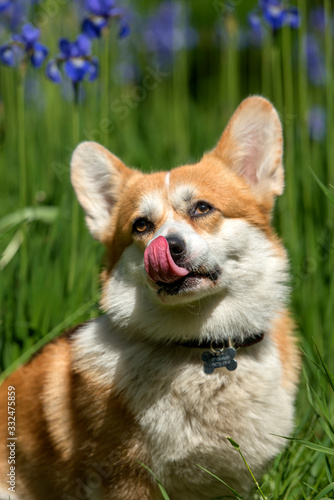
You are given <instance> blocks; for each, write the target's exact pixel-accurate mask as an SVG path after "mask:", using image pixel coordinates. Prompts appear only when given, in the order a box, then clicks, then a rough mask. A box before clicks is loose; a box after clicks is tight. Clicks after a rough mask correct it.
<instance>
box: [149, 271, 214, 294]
mask: <svg viewBox="0 0 334 500" xmlns="http://www.w3.org/2000/svg"><path fill="white" fill-rule="evenodd" d="M219 274H220V270H218V269H214V270H212V271H211V272H204V273H201V272H197V271H190V272H189V273H188V274H187V275H186V276H184V277H182V278H179V279H178V280H176V281H174V282H172V283H165V282H163V281H157V282H156V285H157V287H158V292H157V293H158V295H162V294H166V295H178V294H180V293H186V292H190V291H193V289H194V288H196V287H198V285H199V284H200V283H201V282H202V281H203V280H208V281H209V282H212V283H214V282H215V281H217V280H218V278H219Z"/></svg>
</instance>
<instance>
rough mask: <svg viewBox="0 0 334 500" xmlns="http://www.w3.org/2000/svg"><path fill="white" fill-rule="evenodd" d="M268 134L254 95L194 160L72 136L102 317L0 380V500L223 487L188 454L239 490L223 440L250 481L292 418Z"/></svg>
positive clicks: (184, 493) (200, 495) (136, 497)
mask: <svg viewBox="0 0 334 500" xmlns="http://www.w3.org/2000/svg"><path fill="white" fill-rule="evenodd" d="M282 144H283V141H282V127H281V123H280V119H279V117H278V114H277V112H276V110H275V109H274V107H273V106H272V104H271V103H270V102H269V101H267V100H266V99H264V98H262V97H258V96H253V97H249V98H247V99H245V100H244V101H243V102H242V103H241V104H240V106H239V107H238V109H237V110H236V112H235V113H234V115H233V116H232V118H231V120H230V121H229V123H228V125H227V127H226V129H225V131H224V132H223V134H222V136H221V138H220V140H219V142H218V144H217V145H216V147H215V148H214V149H213V150H211V151H209V152H207V153H205V154H204V156H203V158H202V159H201V160H200V161H199V162H198V163H196V164H193V165H184V166H181V167H178V168H175V169H173V170H171V171H168V172H154V173H148V174H147V173H141V172H140V171H138V170H134V169H130V168H128V167H126V166H125V165H124V164H123V163H122V162H121V161H120V160H119V159H118V158H117V157H116V156H114V155H113V154H111V153H110V152H109V151H107V150H106V149H104V148H103V147H102V146H100V145H98V144H96V143H92V142H85V143H82V144H80V145H79V146H78V147H77V149H76V150H75V151H74V154H73V157H72V162H71V178H72V183H73V186H74V189H75V192H76V194H77V197H78V200H79V202H80V204H81V206H82V207H83V210H84V212H85V216H86V221H87V224H88V228H89V230H90V232H91V234H92V236H93V237H94V238H96V239H98V240H99V241H100V242H101V243H102V244H103V245H105V247H106V252H107V265H106V267H105V269H104V271H103V273H102V300H101V305H102V309H103V311H104V313H105V315H104V316H101V317H99V318H97V319H95V320H92V321H88V322H86V323H85V324H82V325H80V326H78V327H76V328H74V329H72V330H71V331H69V332H66V333H65V334H64V335H63V336H61V337H59V338H57V339H55V340H54V341H52V342H51V343H49V344H47V345H46V346H45V347H44V348H43V349H42V350H41V352H39V354H38V355H37V356H35V357H34V358H33V359H32V360H31V361H30V362H29V363H27V364H25V365H24V366H22V367H21V368H19V369H18V370H17V371H16V372H14V373H13V374H12V375H11V376H10V377H9V378H8V379H7V380H6V382H5V383H4V384H3V385H2V387H1V415H0V425H1V435H0V443H1V454H0V478H1V486H0V487H1V493H0V498H1V499H2V500H8V498H9V496H10V498H11V500H46V499H47V500H79V499H95V500H158V499H161V498H162V494H161V491H160V489H159V488H160V487H159V483H158V482H157V481H156V479H155V477H156V478H158V479H159V481H160V483H161V484H162V485H163V487H164V488H165V490H166V492H167V494H168V495H169V497H170V499H171V500H211V499H213V498H217V497H221V496H224V495H227V496H229V497H233V494H232V493H231V491H230V490H229V488H228V487H227V486H226V487H225V485H224V484H223V483H222V482H219V481H218V480H217V479H216V478H214V477H213V476H212V475H210V474H208V473H207V472H205V471H204V470H203V468H205V469H207V470H208V471H210V472H211V473H212V474H214V475H216V476H217V477H219V478H221V479H222V480H223V481H224V482H225V483H227V484H228V485H229V486H230V487H232V488H234V489H235V490H236V491H237V492H238V493H240V494H242V495H244V496H246V498H250V495H251V491H252V487H253V480H252V478H251V476H250V475H249V472H248V471H247V469H246V467H245V465H244V463H243V461H242V459H241V457H240V455H239V453H238V452H237V451H236V450H235V449H234V448H233V446H231V443H230V442H229V440H228V439H227V437H230V438H232V439H233V440H234V441H236V442H237V443H238V444H239V445H240V449H241V450H242V452H243V454H244V456H245V458H246V460H247V462H248V464H249V466H250V468H251V470H252V472H253V473H254V474H255V476H257V477H258V478H260V477H261V474H262V473H263V471H264V470H265V467H266V466H267V465H268V464H269V463H270V461H271V460H272V459H273V458H274V457H275V456H276V455H277V453H279V452H280V451H281V450H282V449H283V448H284V445H285V442H286V441H285V440H284V439H282V438H281V437H278V436H288V435H289V434H290V433H291V432H292V430H293V420H294V398H295V394H296V388H297V383H298V372H299V365H300V359H299V352H298V348H297V346H296V340H295V337H294V333H293V331H294V324H293V321H292V320H291V318H290V316H289V313H288V311H287V307H288V297H289V283H288V281H289V272H288V260H287V256H286V252H285V250H284V248H283V246H282V243H281V241H280V240H279V238H278V237H277V236H276V235H275V233H274V230H273V228H272V226H271V215H272V210H273V206H274V201H275V198H276V196H278V195H280V194H282V192H283V187H284V174H283V166H282V150H283V146H282ZM85 272H86V270H85ZM8 401H10V404H9V403H8ZM12 401H14V402H15V405H12ZM8 405H9V406H8ZM13 406H14V408H15V432H14V435H15V437H11V436H13V434H9V430H10V429H12V427H9V426H8V425H9V424H8V411H11V412H12V413H13V410H12V408H13ZM8 408H9V410H8ZM10 425H12V423H11V424H10ZM145 466H146V467H145ZM199 466H200V467H199ZM148 469H150V471H149V470H148ZM151 472H153V474H154V475H155V477H154V475H153V474H152V473H151ZM10 488H12V489H10Z"/></svg>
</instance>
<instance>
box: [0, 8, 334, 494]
mask: <svg viewBox="0 0 334 500" xmlns="http://www.w3.org/2000/svg"><path fill="white" fill-rule="evenodd" d="M248 4H250V2H248ZM324 4H325V7H326V9H327V11H328V12H329V11H330V9H331V4H330V2H329V1H328V0H326V1H325V2H324ZM297 5H298V6H299V8H300V9H301V11H302V13H303V24H302V26H301V28H300V29H299V30H297V31H291V30H290V29H289V28H284V29H283V30H282V31H281V32H279V33H276V34H275V36H273V35H272V34H268V38H267V39H266V43H265V44H264V45H263V47H262V48H258V49H257V48H254V47H253V48H252V49H250V50H247V49H244V50H242V51H239V50H238V49H237V46H236V42H235V40H236V34H237V30H238V29H239V28H240V20H239V19H238V9H237V11H236V12H234V14H236V15H235V16H233V12H232V14H231V12H230V14H229V16H224V17H223V18H222V19H221V21H220V22H221V23H226V26H225V27H226V30H227V31H226V33H227V36H226V37H225V38H224V40H223V41H222V42H221V47H218V46H214V44H213V42H212V41H211V38H210V43H208V42H207V38H208V37H207V38H206V39H205V40H206V45H205V44H202V45H200V46H199V47H197V48H196V49H194V51H192V52H187V51H181V52H179V53H177V54H175V56H174V61H173V65H171V66H168V67H166V68H164V70H163V75H162V76H160V77H157V79H156V85H155V86H154V88H152V89H146V88H145V85H144V81H145V78H144V77H145V75H147V74H148V73H150V72H151V73H152V71H155V70H156V67H155V65H154V64H153V63H152V61H151V60H150V59H149V58H148V57H147V55H146V54H141V55H140V59H141V60H140V65H141V68H142V69H141V71H142V77H141V78H140V79H139V80H138V81H136V82H132V83H127V84H123V85H120V84H117V83H116V82H115V81H114V79H113V77H112V73H109V72H108V71H107V67H108V64H110V66H112V65H113V64H114V61H115V60H116V58H117V42H115V37H114V36H113V33H110V34H109V36H110V39H111V40H112V43H111V46H110V47H108V46H107V45H106V40H104V41H103V42H102V43H100V44H99V42H95V50H96V53H98V54H99V55H100V60H101V65H102V66H101V78H100V79H99V80H98V81H96V82H95V83H92V84H85V89H84V90H85V95H86V97H85V99H84V100H83V101H82V102H80V103H79V107H78V108H75V106H74V105H73V98H72V94H71V89H70V88H69V89H68V90H69V91H68V92H65V95H64V90H63V89H61V88H59V87H57V86H55V85H53V84H52V83H51V82H49V81H47V80H46V78H44V77H43V76H42V74H38V75H37V74H36V71H35V70H33V69H31V68H29V69H28V72H27V75H26V77H25V78H26V80H27V82H30V85H32V87H31V88H30V90H29V92H26V95H25V96H24V95H23V94H22V87H20V74H19V72H18V71H15V70H12V69H8V68H4V67H0V95H1V99H2V100H1V101H0V190H1V204H0V250H1V254H2V256H1V257H0V330H1V336H0V361H1V366H2V368H3V369H6V368H8V367H9V366H10V365H12V363H14V362H15V360H17V359H18V358H19V356H20V355H22V354H23V353H26V354H24V358H23V360H24V359H27V356H29V354H30V353H32V352H33V351H34V350H35V349H36V346H37V347H40V346H41V345H43V343H44V342H45V339H49V338H51V337H52V336H53V335H55V334H58V333H60V332H61V330H62V328H63V327H69V326H72V325H73V324H74V323H77V322H80V321H83V320H85V319H87V318H91V317H94V316H96V315H97V314H99V312H98V309H97V307H96V305H95V304H96V297H97V295H98V288H99V284H98V279H97V276H98V272H99V268H100V265H101V262H102V255H103V249H102V248H100V246H99V244H98V243H96V242H94V241H93V240H92V239H91V237H90V235H89V233H88V231H87V229H86V227H85V224H84V221H83V214H82V212H81V209H79V207H78V205H77V202H76V200H75V197H74V193H73V190H72V188H71V185H70V179H69V162H70V156H71V153H72V151H73V149H74V147H75V146H76V144H77V143H78V142H79V141H81V140H97V141H98V142H100V143H102V144H103V145H105V146H106V147H109V148H110V149H111V150H112V151H113V152H114V153H115V154H116V155H117V156H119V157H121V158H122V159H123V160H124V162H125V163H127V164H128V165H130V166H136V167H138V168H141V169H143V170H147V171H149V170H152V169H153V170H154V169H169V168H171V167H173V166H175V165H178V164H182V163H186V162H195V161H197V160H198V159H199V158H200V156H201V155H202V153H203V152H204V151H206V150H208V149H210V148H212V147H213V146H214V144H215V143H216V141H217V140H218V137H219V136H220V134H221V132H222V130H223V128H224V126H225V125H226V123H227V120H228V118H229V116H230V115H231V113H232V112H233V109H234V107H235V106H237V105H238V103H239V102H240V101H241V100H242V99H243V98H244V97H246V96H248V95H249V94H250V93H258V94H264V95H265V97H267V98H269V99H271V100H272V102H273V103H274V105H275V106H276V107H277V109H278V112H279V114H280V117H281V120H282V124H283V129H284V134H285V167H286V190H285V193H284V195H283V197H281V198H280V199H279V200H278V203H277V207H276V210H275V213H274V222H275V226H276V227H277V230H278V233H279V234H280V236H281V237H282V239H283V242H284V244H285V246H286V247H287V249H288V252H289V256H290V262H291V269H292V312H293V315H294V317H295V318H296V322H297V329H298V331H297V334H298V336H299V339H300V345H301V347H302V349H303V352H304V353H305V357H304V373H303V375H302V379H301V388H300V393H299V398H298V402H297V419H296V420H297V424H296V433H295V438H296V439H294V440H293V441H291V442H290V443H289V446H288V448H287V450H286V451H285V452H284V453H283V454H282V455H281V456H279V457H278V458H277V459H276V460H275V462H274V464H273V466H272V468H271V470H270V471H269V472H268V474H266V476H265V477H264V479H263V481H262V482H260V480H261V478H256V479H257V480H258V481H259V482H260V486H261V490H262V491H263V494H264V495H266V497H267V498H272V499H279V500H290V499H311V498H312V499H315V498H316V499H318V498H319V499H320V498H326V495H328V496H327V498H330V497H331V495H332V491H333V474H334V472H333V466H334V460H333V457H332V453H331V452H330V451H329V450H332V449H333V447H334V446H333V445H334V433H333V426H334V422H333V414H334V402H333V401H334V398H333V391H332V389H333V385H332V384H333V378H332V377H333V375H332V374H333V372H334V335H333V324H334V307H333V304H334V284H333V280H332V279H331V277H332V274H333V265H334V243H333V220H334V219H333V215H334V207H333V204H332V202H333V198H334V191H333V189H332V188H331V186H332V185H333V184H334V160H333V158H334V154H333V151H334V149H333V148H334V145H333V144H334V137H333V130H334V129H333V127H334V125H333V123H334V116H333V113H334V106H333V102H332V99H333V91H334V84H333V81H332V78H330V76H331V74H332V71H333V70H332V64H333V51H332V46H331V44H332V41H333V38H332V35H331V33H330V31H329V28H328V27H327V29H326V31H325V32H324V33H323V35H322V36H323V40H322V41H323V45H324V47H325V54H324V55H325V60H326V65H327V70H328V78H327V80H326V84H325V85H324V86H323V87H315V86H312V85H310V84H309V82H308V77H307V70H306V66H305V60H304V57H303V53H304V52H303V40H304V36H305V34H306V32H307V29H308V27H307V18H308V16H307V8H308V4H307V2H306V0H298V2H297ZM64 13H65V10H64V11H62V16H64ZM66 30H69V31H68V32H66V33H65V31H66ZM60 35H66V36H71V37H72V38H74V37H75V35H76V32H75V30H74V28H73V26H72V25H71V23H70V22H69V21H68V20H67V24H66V26H64V24H62V22H61V18H60V16H59V17H55V19H53V20H52V23H50V24H49V25H48V29H46V30H45V33H44V36H45V38H44V42H45V43H47V44H48V45H49V46H51V47H53V50H54V51H55V50H56V38H57V37H58V36H60ZM210 36H211V34H210ZM319 36H320V35H319ZM109 51H110V53H109ZM203 68H205V71H203ZM246 68H248V69H247V71H246ZM136 88H137V91H136ZM138 89H140V90H139V91H138ZM143 89H144V90H143ZM144 91H145V92H144ZM31 92H32V93H33V94H34V96H35V97H34V98H33V99H31V98H29V95H31ZM136 92H137V94H136ZM140 92H141V94H140ZM139 94H140V95H145V97H144V98H143V99H140V100H138V99H137V101H136V99H135V98H134V97H133V96H135V95H139ZM120 104H121V105H122V109H123V112H122V113H121V112H120V111H119V106H120ZM316 104H317V105H321V106H324V107H326V109H327V127H328V130H327V137H326V139H325V141H324V142H316V141H313V140H311V139H310V137H309V130H308V121H307V117H308V112H309V109H310V108H311V107H312V105H316ZM319 183H320V185H319ZM323 189H324V190H325V192H324V191H323ZM66 318H67V319H66ZM315 344H316V346H317V348H315ZM34 346H35V347H34ZM27 353H28V354H27ZM232 438H233V439H235V440H236V441H237V440H238V436H232ZM305 442H307V443H313V444H311V445H309V446H308V447H307V446H306V445H305ZM326 450H327V452H326ZM153 472H154V471H153ZM258 498H261V497H258Z"/></svg>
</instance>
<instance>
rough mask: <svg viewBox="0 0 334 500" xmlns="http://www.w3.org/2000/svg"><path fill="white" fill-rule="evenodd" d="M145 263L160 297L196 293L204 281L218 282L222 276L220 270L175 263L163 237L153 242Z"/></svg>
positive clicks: (147, 252)
mask: <svg viewBox="0 0 334 500" xmlns="http://www.w3.org/2000/svg"><path fill="white" fill-rule="evenodd" d="M144 263H145V269H146V272H147V275H148V276H149V278H150V282H151V283H152V282H153V283H154V287H155V288H157V289H158V292H157V293H158V294H159V295H162V294H163V295H178V294H180V293H185V292H190V291H195V289H196V288H198V287H199V286H201V283H203V282H204V281H207V282H209V283H210V282H211V283H214V282H215V281H217V280H218V277H219V274H220V270H219V269H218V268H214V269H210V270H208V269H206V268H205V267H204V266H201V267H198V268H196V269H194V268H192V266H191V265H190V263H189V262H188V263H186V262H185V261H182V260H181V259H178V262H175V256H174V258H173V257H172V255H171V252H170V248H169V244H168V241H167V240H166V238H164V237H163V236H159V237H158V238H156V239H155V240H153V241H152V243H150V245H149V246H148V247H147V248H146V250H145V254H144Z"/></svg>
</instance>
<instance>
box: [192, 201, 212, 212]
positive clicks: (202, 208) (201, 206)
mask: <svg viewBox="0 0 334 500" xmlns="http://www.w3.org/2000/svg"><path fill="white" fill-rule="evenodd" d="M211 210H212V206H211V205H209V203H207V202H206V201H199V202H198V203H197V204H196V206H195V210H194V215H204V214H207V213H209V212H211Z"/></svg>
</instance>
